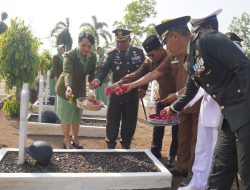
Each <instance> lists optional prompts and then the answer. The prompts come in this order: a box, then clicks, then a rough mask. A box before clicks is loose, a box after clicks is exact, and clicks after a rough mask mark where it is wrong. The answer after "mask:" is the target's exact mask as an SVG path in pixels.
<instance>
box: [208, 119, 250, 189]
mask: <svg viewBox="0 0 250 190" xmlns="http://www.w3.org/2000/svg"><path fill="white" fill-rule="evenodd" d="M237 171H239V174H240V176H241V180H242V182H243V190H250V123H248V124H246V125H244V126H242V127H241V128H239V129H238V130H237V131H236V132H232V131H231V129H230V126H229V123H228V121H227V120H226V119H224V120H223V123H222V129H221V130H220V131H219V133H218V140H217V144H216V147H215V152H214V156H213V162H212V168H211V173H210V176H209V179H208V185H207V188H206V189H213V190H230V189H231V186H232V183H233V181H234V179H235V176H236V174H237Z"/></svg>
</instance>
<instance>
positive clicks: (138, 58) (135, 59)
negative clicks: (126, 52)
mask: <svg viewBox="0 0 250 190" xmlns="http://www.w3.org/2000/svg"><path fill="white" fill-rule="evenodd" d="M131 59H132V61H138V60H140V59H141V56H140V55H137V56H133V57H131Z"/></svg>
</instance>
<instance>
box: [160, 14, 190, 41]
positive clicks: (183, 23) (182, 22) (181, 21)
mask: <svg viewBox="0 0 250 190" xmlns="http://www.w3.org/2000/svg"><path fill="white" fill-rule="evenodd" d="M190 18H191V17H190V16H183V17H179V18H175V19H171V20H164V21H162V23H161V24H159V25H157V26H156V27H155V30H156V32H157V33H158V34H159V36H161V37H162V39H163V40H164V38H165V37H166V36H167V34H168V32H170V31H173V30H176V29H179V28H184V27H187V23H188V22H189V20H190Z"/></svg>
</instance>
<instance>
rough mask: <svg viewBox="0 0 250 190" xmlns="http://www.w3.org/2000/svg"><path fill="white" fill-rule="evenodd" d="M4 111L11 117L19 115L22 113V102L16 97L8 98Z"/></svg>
mask: <svg viewBox="0 0 250 190" xmlns="http://www.w3.org/2000/svg"><path fill="white" fill-rule="evenodd" d="M3 111H4V113H5V114H7V115H8V116H11V117H18V116H19V113H20V102H19V101H17V100H16V98H11V99H9V100H6V101H5V102H4V105H3Z"/></svg>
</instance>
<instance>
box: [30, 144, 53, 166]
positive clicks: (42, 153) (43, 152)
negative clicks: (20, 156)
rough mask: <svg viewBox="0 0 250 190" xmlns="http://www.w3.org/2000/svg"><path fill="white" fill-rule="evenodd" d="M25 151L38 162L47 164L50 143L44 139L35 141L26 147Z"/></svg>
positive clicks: (50, 152)
mask: <svg viewBox="0 0 250 190" xmlns="http://www.w3.org/2000/svg"><path fill="white" fill-rule="evenodd" d="M26 152H27V153H28V154H29V155H30V156H31V157H32V158H33V159H34V160H36V161H37V162H38V163H40V164H43V165H47V164H49V162H50V160H51V158H52V155H53V149H52V147H51V145H50V144H49V143H47V142H45V141H36V142H34V143H33V144H32V145H31V146H29V147H28V148H26Z"/></svg>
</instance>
